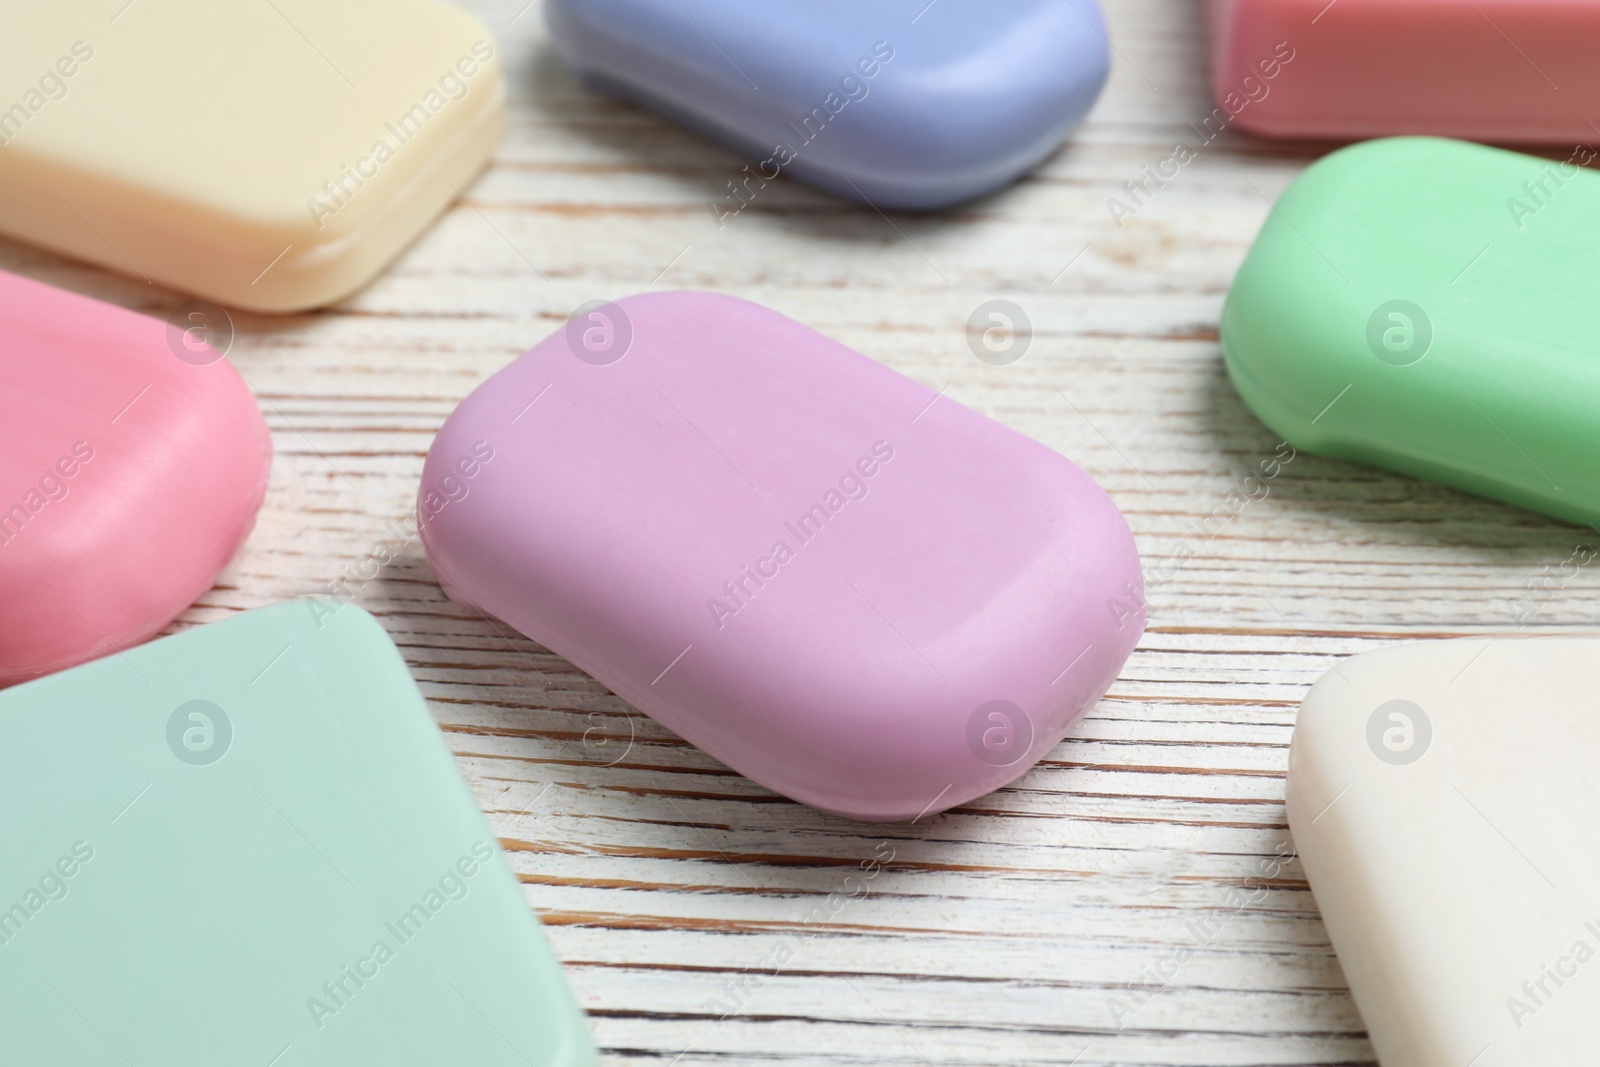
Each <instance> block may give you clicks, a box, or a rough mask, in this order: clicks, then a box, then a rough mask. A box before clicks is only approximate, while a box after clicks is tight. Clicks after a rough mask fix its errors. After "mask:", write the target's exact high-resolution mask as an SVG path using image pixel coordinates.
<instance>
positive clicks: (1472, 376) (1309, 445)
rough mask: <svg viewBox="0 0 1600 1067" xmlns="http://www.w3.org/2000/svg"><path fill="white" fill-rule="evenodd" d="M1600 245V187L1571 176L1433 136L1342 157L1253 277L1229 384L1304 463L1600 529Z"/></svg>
mask: <svg viewBox="0 0 1600 1067" xmlns="http://www.w3.org/2000/svg"><path fill="white" fill-rule="evenodd" d="M1588 158H1589V159H1592V158H1593V154H1592V153H1591V154H1590V155H1589V157H1588ZM1597 227H1600V176H1596V175H1595V174H1593V173H1592V172H1590V171H1589V170H1587V169H1585V168H1584V167H1582V166H1580V165H1579V163H1578V162H1575V161H1568V162H1565V163H1563V162H1552V161H1547V160H1543V159H1537V158H1534V157H1531V156H1526V155H1521V154H1518V153H1514V152H1506V151H1503V150H1500V149H1493V148H1485V147H1482V146H1479V145H1472V144H1467V143H1465V142H1460V141H1448V140H1441V139H1436V138H1395V139H1390V140H1384V141H1372V142H1367V143H1364V144H1360V145H1355V146H1353V147H1350V148H1345V149H1341V150H1340V151H1338V152H1335V153H1333V154H1332V155H1330V156H1327V157H1326V158H1324V159H1322V160H1320V161H1318V162H1317V163H1315V164H1313V165H1312V166H1311V167H1310V168H1308V169H1307V170H1306V171H1305V173H1304V174H1302V175H1301V176H1300V178H1298V179H1297V180H1296V181H1295V182H1294V184H1293V185H1291V186H1290V187H1289V189H1288V190H1287V191H1286V192H1284V194H1283V195H1282V197H1281V198H1280V199H1279V201H1278V203H1277V205H1276V206H1275V208H1274V209H1273V210H1272V212H1271V214H1270V215H1269V216H1268V218H1267V221H1266V223H1265V225H1264V226H1263V227H1262V231H1261V233H1260V235H1259V236H1258V237H1257V239H1256V242H1255V244H1254V245H1253V246H1252V248H1251V250H1250V253H1249V255H1248V256H1247V257H1246V259H1245V262H1244V264H1243V265H1242V266H1241V267H1240V269H1239V273H1238V276H1237V278H1236V279H1235V281H1234V284H1233V288H1232V289H1231V291H1230V292H1229V294H1228V299H1227V303H1226V305H1225V307H1224V309H1223V316H1222V341H1223V347H1224V351H1225V352H1226V355H1227V362H1228V369H1229V372H1230V374H1231V375H1232V377H1233V380H1234V382H1235V384H1236V385H1237V386H1238V388H1239V390H1240V392H1241V394H1242V395H1243V396H1244V398H1245V400H1246V401H1247V402H1249V403H1250V405H1251V407H1252V408H1254V409H1255V411H1256V413H1257V414H1258V415H1260V416H1261V417H1262V418H1263V419H1264V420H1265V421H1266V422H1267V423H1268V424H1269V425H1270V426H1272V427H1273V429H1275V430H1276V431H1277V432H1278V433H1280V434H1282V435H1283V436H1285V437H1286V438H1287V439H1288V440H1290V441H1291V442H1293V443H1294V444H1295V445H1297V446H1299V447H1302V448H1304V449H1306V450H1308V451H1317V452H1325V453H1329V454H1332V455H1338V456H1342V457H1345V458H1349V459H1358V460H1362V461H1365V462H1372V463H1377V464H1380V465H1383V466H1387V467H1390V468H1393V469H1396V470H1400V471H1404V472H1406V473H1409V474H1414V475H1417V476H1419V477H1425V478H1430V479H1432V480H1436V481H1441V482H1445V483H1446V484H1450V485H1455V486H1458V487H1460V488H1464V489H1468V490H1469V491H1472V492H1476V493H1480V494H1483V495H1486V496H1491V497H1495V498H1497V499H1501V500H1507V501H1510V502H1512V503H1515V504H1519V505H1521V506H1524V507H1529V508H1534V509H1537V510H1541V511H1545V512H1547V513H1549V514H1553V515H1557V516H1559V517H1562V518H1566V519H1569V520H1573V521H1577V522H1582V523H1589V522H1596V521H1600V465H1597V464H1596V463H1595V462H1594V458H1593V450H1592V448H1591V447H1590V445H1591V443H1592V441H1593V430H1594V411H1595V410H1596V407H1597V405H1600V359H1596V358H1595V355H1596V353H1595V343H1594V338H1595V337H1596V336H1600V303H1597V302H1596V301H1594V300H1593V299H1592V293H1590V291H1589V290H1590V281H1589V280H1590V279H1591V278H1592V277H1593V276H1594V273H1595V272H1596V270H1597V269H1600V251H1597V249H1596V246H1595V245H1594V243H1593V242H1592V241H1589V240H1588V239H1587V235H1588V234H1591V233H1594V232H1596V229H1597Z"/></svg>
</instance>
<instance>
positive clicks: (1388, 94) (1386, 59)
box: [1209, 0, 1600, 145]
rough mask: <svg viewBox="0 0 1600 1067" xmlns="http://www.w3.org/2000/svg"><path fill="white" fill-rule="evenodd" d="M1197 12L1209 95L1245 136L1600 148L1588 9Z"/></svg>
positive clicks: (1269, 0) (1309, 5)
mask: <svg viewBox="0 0 1600 1067" xmlns="http://www.w3.org/2000/svg"><path fill="white" fill-rule="evenodd" d="M1209 5H1210V6H1209V19H1210V23H1211V83H1212V91H1213V95H1214V96H1215V97H1216V102H1217V106H1218V107H1219V108H1220V109H1222V111H1223V112H1224V113H1226V114H1228V115H1230V116H1231V119H1230V121H1231V123H1232V124H1233V125H1237V126H1238V127H1239V128H1240V129H1243V130H1247V131H1249V132H1251V133H1256V134H1262V135H1265V136H1269V137H1318V138H1324V137H1325V138H1338V139H1358V138H1367V137H1382V136H1388V135H1391V134H1437V135H1440V136H1445V137H1460V138H1464V139H1467V140H1475V141H1491V142H1505V143H1524V144H1565V145H1576V144H1578V143H1580V142H1589V141H1595V140H1600V130H1597V129H1596V127H1595V126H1593V125H1591V119H1596V118H1600V107H1597V105H1596V102H1597V101H1600V62H1597V58H1596V57H1597V56H1600V3H1596V2H1595V0H1332V2H1331V3H1330V2H1329V0H1209ZM1286 56H1288V57H1292V58H1287V59H1286V58H1285V57H1286ZM1268 71H1271V72H1272V73H1271V74H1268V73H1267V72H1268Z"/></svg>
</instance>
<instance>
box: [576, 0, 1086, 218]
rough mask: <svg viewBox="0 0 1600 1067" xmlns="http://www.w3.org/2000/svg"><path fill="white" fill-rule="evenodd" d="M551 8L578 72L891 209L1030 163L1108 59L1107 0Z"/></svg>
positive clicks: (719, 1)
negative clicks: (1098, 0) (1100, 0)
mask: <svg viewBox="0 0 1600 1067" xmlns="http://www.w3.org/2000/svg"><path fill="white" fill-rule="evenodd" d="M547 13H548V16H549V20H550V24H551V28H552V31H553V34H554V36H555V38H556V41H557V43H558V44H559V45H560V46H561V48H562V50H563V52H564V53H565V54H566V55H567V57H568V59H569V60H570V61H572V62H573V63H574V64H575V65H576V66H577V67H578V68H579V70H580V71H582V72H584V73H586V74H589V75H591V76H597V77H599V78H600V79H602V80H603V81H604V82H605V83H608V84H609V85H610V86H611V87H612V88H616V89H620V90H622V91H623V92H624V93H625V94H626V95H629V96H632V97H634V98H635V99H640V100H642V101H643V102H644V103H646V104H648V105H651V106H655V107H657V108H658V109H660V110H663V111H665V112H667V113H668V114H671V115H673V116H675V117H677V118H680V119H682V120H684V121H686V122H688V123H690V124H691V125H694V126H696V127H698V128H700V129H701V130H702V131H704V132H708V133H710V134H711V135H713V136H715V137H718V138H719V139H721V140H724V141H727V142H730V143H732V144H734V145H735V146H736V147H739V148H740V149H742V150H746V151H749V152H756V153H759V154H758V155H756V156H755V159H756V160H758V161H759V160H763V159H766V158H767V157H769V156H771V157H773V164H774V165H775V167H776V168H778V169H783V170H790V171H792V172H793V173H795V174H797V175H799V176H801V177H803V178H806V179H807V180H809V181H813V182H816V183H818V184H821V185H823V186H824V187H826V188H829V189H831V190H832V191H834V192H837V193H840V194H842V195H844V196H853V197H856V198H860V197H861V196H866V197H867V198H869V199H872V200H873V201H875V202H879V203H882V204H883V205H884V206H890V207H907V208H923V207H937V206H941V205H943V204H945V203H950V202H954V201H956V200H959V199H964V198H967V197H971V196H976V195H978V194H980V193H982V192H985V191H988V190H989V189H991V188H994V187H996V186H998V185H1000V184H1003V183H1004V182H1006V181H1009V180H1011V179H1012V178H1014V177H1016V176H1017V174H1018V173H1020V172H1021V171H1022V170H1025V169H1027V168H1028V167H1031V166H1033V165H1035V164H1036V163H1038V162H1039V161H1040V160H1042V159H1043V158H1044V157H1045V156H1046V155H1048V154H1049V153H1050V152H1051V151H1053V150H1054V149H1055V148H1056V146H1057V145H1059V144H1060V142H1061V141H1062V139H1063V138H1065V137H1066V136H1067V134H1068V133H1069V132H1070V131H1071V130H1072V129H1073V128H1074V127H1075V126H1077V124H1078V123H1079V122H1080V121H1081V120H1082V118H1083V116H1084V115H1085V114H1086V113H1087V111H1088V110H1089V108H1090V106H1092V105H1093V103H1094V101H1095V99H1096V97H1097V96H1098V95H1099V92H1100V89H1101V87H1102V86H1103V84H1104V82H1105V80H1106V77H1107V75H1108V74H1109V69H1110V66H1109V48H1108V45H1107V37H1106V29H1105V23H1104V19H1103V18H1102V16H1101V13H1100V10H1099V8H1098V6H1097V5H1096V4H1094V3H1093V2H1091V0H1082V2H1073V0H1014V2H1011V3H1008V4H1006V5H1005V6H1004V7H1002V8H997V7H995V6H994V5H992V4H984V3H981V2H980V0H941V2H940V3H937V4H934V5H929V4H928V3H927V2H926V0H887V2H883V3H877V4H853V3H848V2H845V0H824V2H821V3H806V2H803V0H775V2H773V3H768V4H762V5H760V6H758V7H752V6H750V5H747V4H740V3H737V2H735V0H679V2H678V3H676V4H668V5H662V4H656V3H652V2H650V0H553V2H552V3H551V4H550V5H549V6H548V8H547ZM808 120H809V124H808ZM824 131H825V133H824ZM791 157H792V158H791ZM772 169H773V168H767V169H764V170H762V171H761V173H762V174H763V175H765V176H766V177H768V178H770V177H772V176H773V174H772ZM730 177H734V175H730Z"/></svg>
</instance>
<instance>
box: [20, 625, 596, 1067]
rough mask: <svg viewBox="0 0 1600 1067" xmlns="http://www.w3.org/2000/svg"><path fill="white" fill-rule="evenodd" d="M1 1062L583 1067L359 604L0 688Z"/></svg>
mask: <svg viewBox="0 0 1600 1067" xmlns="http://www.w3.org/2000/svg"><path fill="white" fill-rule="evenodd" d="M0 803H3V804H4V806H5V807H6V809H7V810H10V811H25V812H27V817H26V818H19V819H11V820H8V823H7V826H6V847H5V848H4V849H3V850H0V1030H3V1032H4V1033H5V1035H6V1037H5V1040H6V1056H7V1060H8V1062H14V1063H39V1064H43V1063H71V1064H82V1065H84V1067H99V1065H102V1064H103V1065H105V1067H117V1065H126V1064H130V1063H133V1064H163V1065H166V1067H213V1065H215V1064H222V1063H240V1064H243V1063H252V1064H261V1065H263V1067H265V1065H266V1064H270V1063H275V1062H276V1063H278V1064H291V1063H292V1064H295V1065H296V1067H317V1065H324V1067H348V1065H350V1064H356V1063H394V1064H424V1063H471V1064H475V1065H478V1064H481V1065H483V1067H587V1065H592V1064H594V1063H595V1059H594V1053H593V1050H592V1048H591V1047H590V1044H589V1040H588V1036H587V1034H586V1032H585V1027H584V1023H583V1017H582V1015H581V1014H580V1012H579V1011H578V1009H577V1006H576V1005H575V1004H574V1002H573V1000H572V997H571V995H570V994H569V993H568V991H567V988H566V983H565V981H564V979H563V977H562V975H561V971H560V967H559V966H558V964H557V963H556V962H555V960H554V959H553V958H552V956H551V954H550V950H549V948H548V947H547V946H546V944H545V941H544V938H543V936H542V934H541V932H540V930H539V925H538V920H537V919H536V918H534V916H533V913H532V912H531V911H529V909H528V905H527V903H526V902H525V901H524V900H523V897H522V892H521V889H520V887H519V886H518V884H517V882H516V880H515V878H514V877H513V876H512V874H511V871H510V869H509V868H508V867H507V866H506V862H505V859H504V857H503V856H502V855H501V853H500V849H499V848H498V846H497V844H496V842H495V839H494V836H493V834H492V833H491V832H490V830H489V828H488V826H487V825H485V823H484V820H483V816H482V815H481V814H480V812H479V811H478V808H477V806H476V804H474V802H473V799H472V796H471V794H470V793H469V792H468V791H467V789H466V788H465V785H464V783H463V782H462V781H461V778H460V776H459V774H458V773H457V771H456V768H455V764H454V762H453V761H452V760H451V758H450V753H449V751H448V749H446V748H445V746H444V745H443V744H442V743H441V740H440V737H439V731H438V729H437V728H436V727H435V726H434V723H433V719H432V718H431V717H430V716H429V714H428V709H427V707H426V705H425V704H424V703H423V701H422V696H421V694H420V693H418V692H417V687H416V684H415V683H414V682H413V681H412V680H411V675H410V673H409V672H408V671H407V670H406V666H405V663H404V662H403V661H402V660H401V658H400V655H399V653H398V651H397V650H396V649H395V647H394V645H393V643H392V642H390V640H389V638H388V636H387V635H386V634H385V633H384V632H383V629H382V627H380V626H379V625H378V624H377V622H376V621H374V620H373V618H372V617H371V616H370V615H368V614H366V613H365V612H363V611H362V610H361V609H360V608H357V607H353V606H347V605H341V604H340V603H339V602H338V601H332V600H298V601H290V602H287V603H282V604H277V605H274V606H272V607H268V608H262V609H260V610H257V611H250V612H246V613H244V614H242V615H238V616H235V617H233V618H230V619H227V620H226V621H223V622H218V623H214V624H212V625H209V626H202V627H199V628H197V629H194V630H189V631H186V632H185V633H182V634H179V635H177V636H175V637H168V638H164V639H163V640H160V641H156V642H153V643H151V644H148V645H145V646H143V647H141V648H137V649H134V650H132V651H130V652H128V653H127V654H126V655H125V656H112V657H109V658H106V659H103V660H100V661H98V662H95V663H92V664H88V665H86V666H83V667H78V668H76V669H74V670H71V671H65V672H62V673H60V674H56V675H52V676H51V677H49V678H43V679H40V680H38V681H34V682H30V683H28V684H27V685H22V686H18V687H16V688H14V689H11V690H8V691H7V692H5V693H0Z"/></svg>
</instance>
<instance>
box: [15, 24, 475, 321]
mask: <svg viewBox="0 0 1600 1067" xmlns="http://www.w3.org/2000/svg"><path fill="white" fill-rule="evenodd" d="M3 22H4V29H3V31H0V232H3V233H5V234H7V235H9V236H12V237H16V238H20V239H22V240H25V241H31V242H34V243H36V244H40V245H43V246H45V247H47V248H52V249H55V250H57V251H59V252H64V253H67V254H68V255H72V256H77V257H79V258H82V259H86V260H89V261H91V262H93V263H98V264H100V265H102V266H105V267H108V268H110V269H112V270H117V271H121V272H123V273H125V274H129V275H132V276H134V277H138V278H142V279H145V280H148V281H151V282H154V283H157V284H163V285H169V286H172V287H174V288H178V289H183V290H187V291H189V292H191V293H195V294H198V295H201V296H204V297H209V298H211V299H213V300H216V301H219V302H221V303H226V304H234V305H237V306H239V307H244V308H250V309H255V310H266V311H290V310H296V309H301V308H308V307H315V306H318V305H322V304H327V303H331V302H333V301H336V300H339V299H341V298H343V297H345V296H348V295H349V294H350V293H352V292H354V291H355V290H357V289H359V288H360V287H361V286H362V285H364V284H366V283H367V282H368V281H370V280H371V279H372V277H373V276H374V275H376V274H377V273H378V272H379V271H380V270H382V269H383V267H384V266H385V265H386V264H388V263H389V261H390V260H392V259H393V258H394V257H395V256H396V255H398V254H399V253H400V251H401V250H402V249H404V248H405V247H406V245H407V244H409V243H410V242H411V241H412V240H413V239H414V238H416V236H417V235H418V234H419V233H421V232H422V230H423V229H424V228H425V227H427V225H428V224H429V223H430V222H431V221H432V220H433V219H434V218H435V217H436V216H437V215H438V214H439V212H440V211H441V210H443V208H444V207H445V206H446V205H447V204H448V203H449V202H450V201H451V200H452V199H454V197H455V196H456V195H457V190H458V189H460V188H464V187H465V185H466V184H467V182H469V181H470V180H471V178H472V176H473V175H474V174H475V173H476V172H477V171H478V169H479V168H480V167H481V166H482V165H483V163H484V161H485V160H486V159H487V158H488V156H489V153H490V151H491V150H492V148H493V146H494V144H495V142H496V140H497V139H498V137H499V130H500V121H501V113H502V110H503V105H504V98H505V87H504V80H503V78H502V75H501V67H500V59H499V50H498V48H497V47H496V46H495V44H494V42H493V41H492V40H491V39H490V37H489V34H488V32H487V31H486V30H485V29H484V28H483V26H482V25H480V24H479V23H478V22H477V21H476V20H474V19H473V18H471V17H470V16H468V15H466V14H464V13H462V12H460V11H457V10H455V9H453V8H450V7H448V6H445V5H443V4H440V3H435V2H433V0H249V2H234V0H228V2H218V0H132V2H130V0H72V2H70V3H60V2H57V0H21V2H18V3H8V4H7V6H6V12H5V15H4V19H3Z"/></svg>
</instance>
